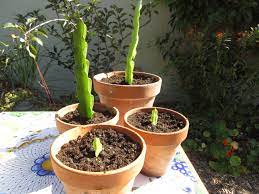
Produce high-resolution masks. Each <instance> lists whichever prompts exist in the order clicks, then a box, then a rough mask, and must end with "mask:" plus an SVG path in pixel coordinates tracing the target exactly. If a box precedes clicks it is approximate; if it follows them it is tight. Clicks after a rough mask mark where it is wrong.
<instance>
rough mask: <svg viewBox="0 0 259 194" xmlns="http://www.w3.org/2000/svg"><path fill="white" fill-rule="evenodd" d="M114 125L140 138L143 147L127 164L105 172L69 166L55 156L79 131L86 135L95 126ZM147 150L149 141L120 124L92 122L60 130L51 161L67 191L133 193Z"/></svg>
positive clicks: (72, 193)
mask: <svg viewBox="0 0 259 194" xmlns="http://www.w3.org/2000/svg"><path fill="white" fill-rule="evenodd" d="M96 128H98V129H107V128H112V129H113V130H116V131H117V132H120V133H124V134H126V135H127V136H129V137H130V138H132V139H133V140H134V141H136V142H138V143H139V144H140V145H141V147H142V151H141V153H140V155H139V157H138V158H137V159H136V160H135V161H133V162H132V163H130V164H129V165H127V166H124V167H122V168H119V169H117V170H111V171H106V172H88V171H81V170H76V169H73V168H70V167H68V166H66V165H64V164H63V163H62V162H61V161H59V160H58V159H57V157H56V155H57V153H58V152H59V150H60V149H61V146H62V145H64V144H65V143H68V142H69V141H70V140H72V139H76V138H77V137H78V136H79V135H81V136H83V135H84V134H85V133H87V132H89V131H91V130H92V129H96ZM145 154H146V144H145V142H144V140H143V138H142V137H141V136H140V135H139V134H137V133H136V132H134V131H132V130H130V129H128V128H126V127H122V126H117V125H89V126H86V127H76V128H73V129H71V130H68V131H66V132H64V133H63V134H61V135H60V136H59V137H58V138H57V139H56V140H55V141H54V142H53V144H52V146H51V154H50V156H51V163H52V167H53V170H54V172H55V174H56V175H57V177H58V178H59V179H60V180H61V182H62V183H63V185H64V187H65V191H66V193H68V194H83V193H87V194H118V193H119V194H126V193H130V192H131V189H132V186H133V182H134V179H135V177H136V176H137V175H138V174H139V172H140V171H141V169H142V167H143V164H144V159H145Z"/></svg>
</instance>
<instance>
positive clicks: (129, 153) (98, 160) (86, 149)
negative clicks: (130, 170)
mask: <svg viewBox="0 0 259 194" xmlns="http://www.w3.org/2000/svg"><path fill="white" fill-rule="evenodd" d="M95 137H98V138H100V141H101V143H102V145H103V150H102V151H101V153H100V154H99V156H98V157H95V152H94V149H93V146H92V142H93V140H94V138H95ZM141 149H142V148H141V146H140V144H139V143H137V142H134V141H133V140H132V139H131V138H130V137H128V136H127V135H125V134H122V133H118V132H116V131H115V130H113V129H94V130H92V131H91V132H89V133H86V134H85V135H84V136H83V137H81V136H79V137H78V138H77V139H75V140H71V141H69V143H67V144H64V145H63V146H62V147H61V150H60V151H59V153H58V154H57V158H58V159H59V160H60V161H61V162H63V163H64V164H65V165H67V166H69V167H72V168H75V169H78V170H84V171H91V172H101V171H109V170H115V169H118V168H121V167H124V166H126V165H128V164H130V163H132V162H133V161H134V160H136V159H137V158H138V156H139V155H140V153H141Z"/></svg>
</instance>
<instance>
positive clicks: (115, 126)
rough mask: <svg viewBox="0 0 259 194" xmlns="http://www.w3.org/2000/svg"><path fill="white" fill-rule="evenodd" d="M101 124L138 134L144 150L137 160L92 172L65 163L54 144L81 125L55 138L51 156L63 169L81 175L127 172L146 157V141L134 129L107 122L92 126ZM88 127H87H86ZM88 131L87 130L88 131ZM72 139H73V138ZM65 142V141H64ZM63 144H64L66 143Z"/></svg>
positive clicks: (108, 174) (95, 126)
mask: <svg viewBox="0 0 259 194" xmlns="http://www.w3.org/2000/svg"><path fill="white" fill-rule="evenodd" d="M99 126H102V127H103V128H105V127H107V128H108V127H111V128H113V129H114V130H116V128H117V127H118V128H123V129H124V131H125V134H126V135H127V134H128V132H130V133H133V134H134V135H135V136H137V138H138V139H139V141H140V144H141V147H142V150H141V153H140V155H139V156H138V157H137V158H136V160H134V161H133V162H132V163H130V164H128V165H127V166H124V167H122V168H118V169H116V170H110V171H105V172H103V171H102V172H90V171H83V170H77V169H74V168H71V167H69V166H66V165H65V164H63V163H62V162H61V161H60V160H59V159H57V157H56V155H55V154H54V153H53V152H54V151H53V148H52V147H53V145H54V144H55V142H56V141H58V139H60V138H62V137H63V136H66V135H67V134H68V133H71V130H76V129H78V128H80V127H75V128H73V129H70V130H68V131H65V132H64V133H62V134H61V135H59V136H58V137H57V138H56V139H55V140H54V142H53V143H52V144H51V147H50V157H51V158H52V159H53V160H54V161H55V163H56V164H57V165H58V166H59V167H60V168H62V169H65V170H67V171H69V172H72V173H77V174H80V175H86V176H106V175H107V176H110V175H114V174H118V173H121V172H125V171H127V170H129V169H131V168H133V167H134V166H136V165H137V164H138V163H139V162H140V161H141V160H142V158H144V157H145V154H146V149H147V148H146V143H145V141H144V139H143V138H142V137H141V136H140V135H139V134H138V133H137V132H135V131H133V130H132V129H129V128H127V127H124V126H120V125H106V124H93V125H91V127H94V128H98V127H99ZM86 128H87V127H86ZM86 133H87V131H86ZM71 140H72V139H71ZM64 144H65V143H64ZM64 144H63V145H64Z"/></svg>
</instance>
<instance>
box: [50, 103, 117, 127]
mask: <svg viewBox="0 0 259 194" xmlns="http://www.w3.org/2000/svg"><path fill="white" fill-rule="evenodd" d="M78 105H79V103H75V104H70V105H67V106H65V107H62V108H61V109H59V110H58V111H57V112H56V114H55V119H56V120H57V121H58V122H60V123H62V124H64V125H68V126H70V127H72V128H74V127H86V126H89V125H95V124H87V125H77V124H71V123H66V122H64V121H62V120H61V119H60V118H59V115H60V112H62V111H64V110H65V109H67V108H68V107H70V106H78ZM94 105H98V106H103V107H107V108H110V109H112V110H114V112H115V116H114V117H113V118H111V119H110V120H108V121H105V122H103V123H99V124H106V123H107V122H110V121H111V120H114V119H115V120H118V119H119V110H118V109H117V108H116V107H111V106H107V105H105V104H101V103H99V102H95V103H94Z"/></svg>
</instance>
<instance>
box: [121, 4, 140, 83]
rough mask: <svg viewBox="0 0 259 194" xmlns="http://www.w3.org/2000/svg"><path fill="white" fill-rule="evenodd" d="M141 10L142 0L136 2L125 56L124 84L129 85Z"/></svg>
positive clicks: (131, 80)
mask: <svg viewBox="0 0 259 194" xmlns="http://www.w3.org/2000/svg"><path fill="white" fill-rule="evenodd" d="M141 8H142V0H137V5H136V7H135V14H134V18H133V31H132V35H131V43H130V46H129V51H128V56H127V63H126V70H125V82H126V83H128V84H129V85H131V84H132V82H133V70H134V66H135V63H134V59H135V57H136V54H137V46H138V41H139V35H138V33H139V18H140V11H141Z"/></svg>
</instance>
